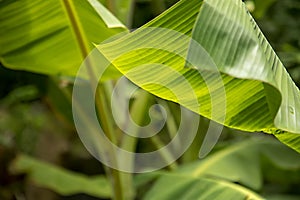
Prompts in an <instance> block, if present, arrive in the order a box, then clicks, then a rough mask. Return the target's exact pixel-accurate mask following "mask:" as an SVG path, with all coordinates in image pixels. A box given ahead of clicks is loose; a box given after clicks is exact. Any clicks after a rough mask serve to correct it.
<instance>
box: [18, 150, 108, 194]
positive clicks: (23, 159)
mask: <svg viewBox="0 0 300 200" xmlns="http://www.w3.org/2000/svg"><path fill="white" fill-rule="evenodd" d="M12 170H13V171H14V172H15V173H27V174H28V177H29V179H30V180H31V181H33V182H34V183H35V184H37V185H38V186H41V187H44V188H48V189H51V190H53V191H55V192H57V193H59V194H62V195H73V194H78V193H85V194H89V195H92V196H95V197H100V198H108V197H111V188H110V185H109V182H108V180H107V179H105V178H104V177H103V176H95V177H87V176H85V175H83V174H79V173H75V172H71V171H68V170H66V169H63V168H59V167H57V166H54V165H51V164H50V163H46V162H43V161H40V160H37V159H34V158H31V157H29V156H26V155H20V156H18V157H17V159H16V160H15V161H14V163H13V165H12Z"/></svg>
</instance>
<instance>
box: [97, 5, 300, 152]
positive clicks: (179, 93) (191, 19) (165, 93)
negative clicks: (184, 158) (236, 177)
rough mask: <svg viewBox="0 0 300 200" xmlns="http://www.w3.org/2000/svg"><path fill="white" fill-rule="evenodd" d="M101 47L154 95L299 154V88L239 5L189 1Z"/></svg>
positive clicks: (133, 78)
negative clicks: (259, 134) (276, 141)
mask: <svg viewBox="0 0 300 200" xmlns="http://www.w3.org/2000/svg"><path fill="white" fill-rule="evenodd" d="M178 16H180V17H178ZM149 27H152V28H149ZM153 27H156V28H153ZM183 34H184V35H185V36H183ZM187 36H192V37H193V39H194V40H193V41H196V42H198V44H199V45H200V47H201V48H199V46H195V45H193V44H195V43H191V45H190V44H189V43H190V42H191V38H190V37H187ZM97 48H98V49H99V51H100V52H101V53H102V54H103V55H104V56H105V57H106V58H107V60H109V61H111V62H112V64H113V65H114V66H115V67H116V68H118V69H119V70H120V71H121V72H122V73H123V74H125V75H126V76H127V77H128V78H129V79H130V80H131V81H133V82H134V83H135V84H137V85H138V86H140V87H142V88H143V89H145V90H147V91H149V92H151V93H153V94H154V95H157V96H159V97H161V98H164V99H167V100H170V101H174V102H178V103H179V104H181V105H183V106H185V107H187V108H188V109H190V110H192V111H194V112H196V113H199V114H201V115H203V116H205V117H208V118H210V119H212V120H214V121H217V122H219V123H222V124H224V125H226V126H229V127H233V128H236V129H241V130H245V131H251V132H254V131H264V132H267V133H272V134H275V135H276V136H277V137H278V138H279V139H280V140H281V141H282V142H284V143H286V144H287V145H289V146H290V147H292V148H294V149H295V150H297V151H299V152H300V137H299V136H300V135H299V133H300V124H299V123H300V120H299V119H300V112H299V111H300V93H299V89H298V88H297V87H296V86H295V84H294V83H293V81H292V80H291V78H290V76H289V75H288V73H287V72H286V70H285V68H284V67H283V65H282V63H281V62H280V60H279V59H278V57H277V56H276V54H275V53H274V51H273V50H272V48H271V47H270V45H269V43H268V42H267V40H266V39H265V38H264V36H263V34H262V33H261V31H260V30H259V28H258V27H257V25H256V23H255V22H254V20H253V18H252V17H251V16H250V15H249V14H248V13H247V11H246V8H245V6H244V4H243V3H242V2H241V1H240V0H229V1H227V0H226V1H225V0H222V1H221V0H220V1H213V0H204V1H198V0H189V1H188V0H182V1H180V2H179V3H177V4H176V5H175V6H174V7H172V8H171V9H169V10H168V11H166V12H165V13H163V14H162V15H160V16H159V17H158V18H156V19H154V20H153V21H151V22H150V23H148V24H146V25H145V26H143V27H141V28H140V29H138V30H136V31H134V32H133V33H130V34H127V35H126V36H124V37H122V38H119V39H117V40H115V41H113V42H110V43H106V44H101V45H99V46H98V47H97ZM196 48H197V49H196ZM178 54H179V55H180V56H178ZM186 60H187V61H186ZM161 65H164V66H165V67H162V66H161ZM191 65H192V66H191ZM166 66H168V67H166Z"/></svg>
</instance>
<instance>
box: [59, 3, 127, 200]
mask: <svg viewBox="0 0 300 200" xmlns="http://www.w3.org/2000/svg"><path fill="white" fill-rule="evenodd" d="M62 2H63V6H64V8H65V10H66V13H67V15H68V17H69V20H70V23H71V27H72V29H73V32H74V35H75V38H76V40H77V42H78V45H79V47H80V51H81V55H82V58H83V59H85V58H87V56H88V54H89V50H90V48H89V45H88V42H87V40H86V36H85V33H84V31H83V29H82V26H81V23H80V20H79V18H78V16H77V13H76V9H75V6H74V4H73V1H72V0H63V1H62ZM86 64H87V70H88V74H89V78H90V81H91V82H92V83H96V82H97V83H98V80H97V77H95V76H94V72H93V69H92V63H91V60H88V59H87V60H86ZM103 87H105V85H101V84H100V85H99V87H97V91H96V98H95V103H96V108H97V111H98V115H99V118H100V121H101V122H102V126H103V130H104V132H105V134H106V135H107V137H108V138H109V139H110V140H111V141H112V142H113V143H116V142H117V141H116V138H115V136H114V130H113V125H112V123H110V120H109V119H110V117H109V111H108V107H107V104H106V99H105V96H106V93H105V90H104V89H103ZM108 152H109V153H110V156H111V160H112V162H114V163H115V164H117V160H116V152H114V151H108ZM100 153H101V152H100ZM110 173H111V177H112V180H111V183H112V188H113V189H114V199H115V200H123V199H125V198H124V196H125V195H124V193H125V192H126V191H124V190H123V185H122V181H121V177H120V172H119V171H117V170H115V169H110Z"/></svg>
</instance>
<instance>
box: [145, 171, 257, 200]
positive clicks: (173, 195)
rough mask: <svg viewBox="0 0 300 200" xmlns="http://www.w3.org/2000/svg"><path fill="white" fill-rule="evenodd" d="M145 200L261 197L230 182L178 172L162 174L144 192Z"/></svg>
mask: <svg viewBox="0 0 300 200" xmlns="http://www.w3.org/2000/svg"><path fill="white" fill-rule="evenodd" d="M144 199H145V200H152V199H153V200H156V199H163V200H168V199H170V200H174V199H185V200H195V199H198V200H201V199H203V200H207V199H213V200H224V199H252V200H258V199H263V198H262V197H260V196H259V195H257V194H255V193H254V192H252V191H250V190H248V189H246V188H244V187H242V186H240V185H237V184H233V183H230V182H226V181H222V180H213V179H208V178H195V177H190V176H188V175H187V176H185V175H178V174H175V173H174V174H166V175H163V176H162V177H161V178H160V179H159V180H158V181H157V182H156V184H155V185H154V186H153V187H152V188H151V189H150V191H149V192H148V193H147V194H146V196H145V198H144Z"/></svg>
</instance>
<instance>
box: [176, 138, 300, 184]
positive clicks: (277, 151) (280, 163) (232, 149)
mask: <svg viewBox="0 0 300 200" xmlns="http://www.w3.org/2000/svg"><path fill="white" fill-rule="evenodd" d="M262 158H265V159H267V160H269V161H270V162H271V164H272V165H271V166H266V167H265V166H262V165H263V163H262V162H261V160H262ZM273 166H276V167H278V168H279V169H282V170H287V171H288V170H290V171H293V170H298V171H300V155H299V154H298V153H297V152H295V151H294V150H292V149H290V148H288V147H286V146H285V145H283V144H281V143H280V142H278V141H277V140H276V139H274V138H271V137H265V136H263V137H253V138H250V139H247V140H245V141H244V142H239V143H236V144H231V145H230V146H228V147H227V148H224V149H222V150H220V151H218V152H216V153H214V154H212V155H211V156H209V157H207V158H206V159H203V160H200V161H197V162H194V163H191V164H188V165H185V166H183V167H182V168H181V169H180V170H179V171H178V172H179V173H181V174H186V175H190V176H193V177H203V176H204V177H217V178H222V179H225V180H229V181H232V182H238V183H240V184H243V185H245V186H247V187H249V188H252V189H254V190H260V189H261V188H262V185H263V178H264V176H263V174H264V172H263V171H262V169H263V168H264V169H269V168H270V167H273Z"/></svg>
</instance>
